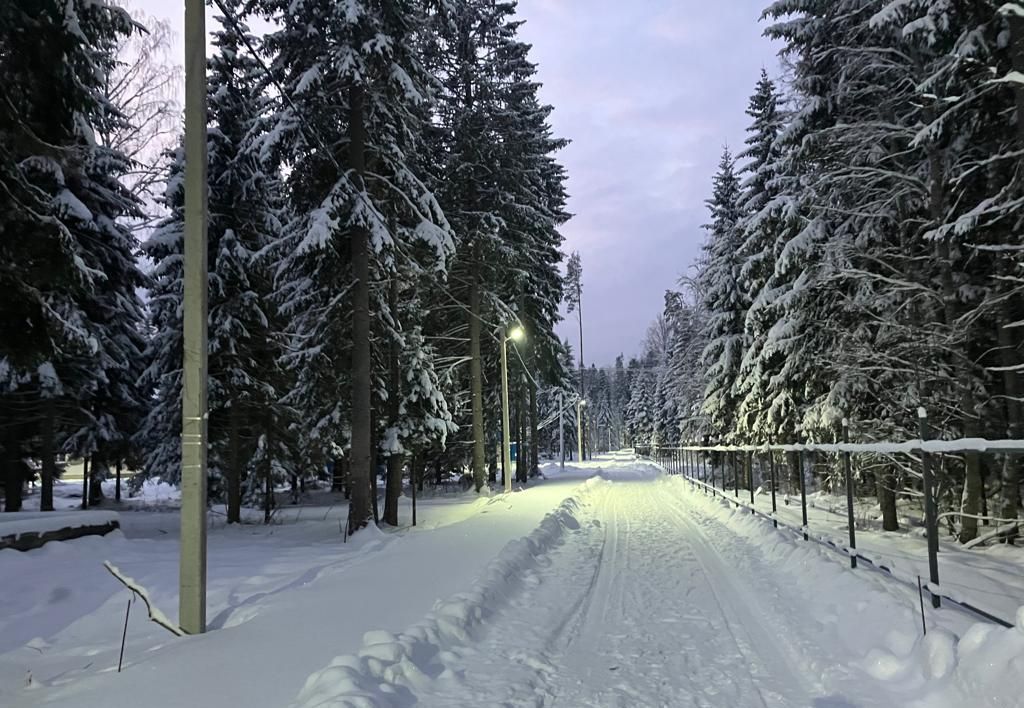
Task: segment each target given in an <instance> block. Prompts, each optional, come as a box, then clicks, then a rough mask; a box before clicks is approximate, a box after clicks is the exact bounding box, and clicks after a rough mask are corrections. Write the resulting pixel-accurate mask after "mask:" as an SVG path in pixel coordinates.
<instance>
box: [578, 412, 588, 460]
mask: <svg viewBox="0 0 1024 708" xmlns="http://www.w3.org/2000/svg"><path fill="white" fill-rule="evenodd" d="M585 405H587V401H586V399H583V398H581V399H580V400H578V401H576V444H577V445H578V446H579V461H580V462H583V406H585Z"/></svg>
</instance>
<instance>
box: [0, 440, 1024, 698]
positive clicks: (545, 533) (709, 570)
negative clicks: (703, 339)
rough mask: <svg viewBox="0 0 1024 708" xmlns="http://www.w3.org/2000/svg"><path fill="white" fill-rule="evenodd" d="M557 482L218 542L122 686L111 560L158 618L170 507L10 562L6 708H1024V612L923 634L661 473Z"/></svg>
mask: <svg viewBox="0 0 1024 708" xmlns="http://www.w3.org/2000/svg"><path fill="white" fill-rule="evenodd" d="M546 473H547V475H548V477H549V479H548V480H547V481H545V482H542V483H539V484H536V485H531V488H530V489H528V490H525V491H521V492H516V493H515V494H513V495H511V496H510V497H507V496H504V495H498V496H493V497H487V498H476V497H475V496H474V495H462V496H459V497H457V498H452V499H436V500H432V501H429V502H424V503H423V504H422V505H421V520H422V521H423V524H422V526H420V527H419V528H417V529H415V530H403V531H397V532H388V533H384V532H378V531H370V532H367V533H364V534H360V535H359V536H357V537H356V538H355V539H354V541H353V542H350V543H349V544H347V545H342V544H341V543H340V538H339V536H338V524H337V522H338V520H339V519H340V518H342V517H343V515H344V508H343V506H338V507H336V508H329V507H323V508H320V509H318V510H317V512H316V513H315V514H314V513H313V510H311V509H308V508H307V509H303V510H301V511H299V510H294V511H290V512H289V514H288V515H286V516H282V521H283V523H280V524H277V525H274V526H271V527H261V526H243V527H236V528H225V527H224V526H223V525H215V526H214V528H213V530H212V531H211V536H210V539H211V540H210V588H211V590H210V617H211V622H210V624H211V631H210V632H209V633H208V634H206V635H204V636H200V637H187V638H181V639H179V638H176V637H173V636H171V635H170V634H169V633H167V632H166V631H164V630H161V629H160V628H158V627H156V626H155V625H153V624H152V623H149V622H146V621H145V620H144V619H143V616H144V612H143V610H142V608H136V609H134V610H133V615H132V621H131V624H130V626H129V635H128V647H127V650H126V668H125V670H124V672H123V673H121V674H116V673H115V671H116V665H117V651H118V648H119V642H120V633H121V628H122V623H123V619H124V611H125V605H126V603H127V599H128V593H127V591H125V590H124V589H123V588H121V587H120V586H119V585H117V584H116V582H114V580H113V579H112V578H111V577H110V576H109V575H107V574H106V572H105V571H104V570H103V569H102V567H101V566H100V563H101V561H102V560H108V559H109V560H111V561H112V562H114V563H115V564H116V565H118V566H120V567H121V569H122V570H124V571H125V572H126V573H127V574H128V575H131V576H133V577H135V578H136V579H137V580H139V581H140V582H141V583H142V584H143V585H145V586H147V587H148V588H149V589H150V590H151V592H152V595H153V599H154V600H155V601H156V603H157V604H158V605H159V606H161V607H162V608H163V609H164V610H165V611H167V612H168V614H171V615H172V616H173V614H174V613H175V610H176V602H175V581H176V572H177V540H176V531H177V530H176V525H175V523H174V515H173V514H168V513H152V514H146V513H142V512H138V513H123V514H122V519H123V522H122V523H123V531H122V532H117V533H115V534H113V535H112V536H108V537H106V538H90V539H81V540H77V541H72V542H67V543H54V544H49V545H48V546H46V547H44V548H43V549H40V550H38V551H33V552H31V553H26V554H17V553H15V552H13V551H5V552H0V577H3V578H4V579H5V581H6V580H7V579H8V578H15V587H13V588H11V590H12V591H13V592H10V593H8V592H5V603H7V606H3V605H0V705H3V706H5V707H6V706H11V707H12V708H21V707H27V706H30V705H32V706H35V705H54V706H69V707H70V706H75V707H76V708H79V707H80V708H89V707H91V706H97V707H98V706H103V707H104V708H110V707H112V706H113V707H119V706H134V705H146V706H153V707H154V708H160V707H162V706H203V705H212V704H214V703H216V704H218V705H222V704H226V705H241V706H246V708H259V707H262V706H266V707H268V708H270V707H281V708H283V707H284V706H294V707H295V708H320V707H326V706H400V707H403V708H404V707H406V706H412V705H422V706H492V705H505V706H542V705H543V706H566V707H573V706H681V705H686V706H703V707H707V708H715V707H718V706H729V707H734V706H736V707H743V706H793V707H800V708H805V707H814V708H853V707H855V706H856V707H862V708H868V707H870V706H879V707H881V706H885V707H889V706H921V707H925V706H927V707H934V708H952V707H953V706H961V705H967V704H969V705H971V706H972V708H996V707H999V708H1018V707H1020V706H1024V700H1022V696H1024V614H1022V616H1021V619H1020V625H1021V626H1018V627H1016V628H1014V629H1009V630H1005V629H1002V628H998V627H994V626H992V625H976V626H974V627H972V626H971V624H972V623H971V621H970V620H969V618H967V617H966V616H965V615H963V614H961V613H957V612H950V611H939V612H934V611H932V610H931V609H930V608H928V610H927V612H928V616H927V621H928V623H929V632H928V636H927V638H922V637H921V620H920V615H919V614H918V606H917V601H916V597H914V596H912V595H910V594H908V593H907V592H905V589H904V588H903V587H902V586H901V585H899V584H898V583H894V582H892V580H891V579H888V578H885V577H883V576H881V575H880V574H877V573H871V572H863V571H851V570H849V568H848V567H846V562H845V561H844V559H842V558H841V557H840V556H838V555H836V554H830V553H828V552H827V551H825V550H824V549H823V548H822V547H821V546H819V545H817V544H809V543H805V542H803V541H797V540H795V539H794V538H792V535H791V534H785V533H778V532H775V531H774V530H773V529H771V525H770V522H767V521H765V520H763V519H760V518H758V517H753V516H751V515H750V513H749V512H748V511H745V510H738V511H737V510H734V509H731V508H730V507H729V506H727V505H726V504H725V503H724V502H722V501H721V500H716V499H712V498H711V497H710V496H707V495H704V494H702V493H700V492H699V491H693V490H691V488H690V485H689V483H688V482H686V481H685V480H684V479H682V478H679V477H665V476H663V475H661V474H660V470H659V468H657V467H656V466H655V465H653V464H651V463H647V462H642V461H636V460H633V459H632V458H631V456H629V455H625V454H620V455H616V456H612V457H610V458H605V459H601V460H597V461H595V462H593V463H588V464H586V465H583V466H581V467H567V468H566V473H565V474H564V475H559V474H558V473H557V468H552V467H548V468H547V470H546ZM592 476H593V477H595V478H593V479H589V480H586V478H588V477H592ZM584 480H586V481H584ZM405 518H408V516H407V515H406V517H405ZM162 531H163V532H166V533H161V532H162ZM7 590H8V588H7V587H6V585H5V591H7ZM11 603H13V604H11ZM958 637H962V638H959V639H958ZM29 672H31V680H29ZM307 677H308V678H307ZM214 697H215V698H214Z"/></svg>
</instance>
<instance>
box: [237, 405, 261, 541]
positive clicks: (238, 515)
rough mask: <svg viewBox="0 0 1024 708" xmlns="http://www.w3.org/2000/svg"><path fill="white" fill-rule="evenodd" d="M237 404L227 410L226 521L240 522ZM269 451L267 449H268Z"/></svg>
mask: <svg viewBox="0 0 1024 708" xmlns="http://www.w3.org/2000/svg"><path fill="white" fill-rule="evenodd" d="M239 416H240V409H239V407H238V406H237V405H233V406H231V408H230V410H228V454H229V455H230V459H229V460H228V523H229V524H240V523H242V440H241V437H242V433H241V421H240V420H239ZM268 453H269V451H268Z"/></svg>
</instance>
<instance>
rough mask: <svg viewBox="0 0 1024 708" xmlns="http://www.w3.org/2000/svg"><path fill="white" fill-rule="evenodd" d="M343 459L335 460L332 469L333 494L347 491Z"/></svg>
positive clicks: (337, 458)
mask: <svg viewBox="0 0 1024 708" xmlns="http://www.w3.org/2000/svg"><path fill="white" fill-rule="evenodd" d="M341 465H342V462H341V458H340V457H336V458H334V466H333V467H331V491H332V492H343V491H345V475H344V468H343V467H342V466H341Z"/></svg>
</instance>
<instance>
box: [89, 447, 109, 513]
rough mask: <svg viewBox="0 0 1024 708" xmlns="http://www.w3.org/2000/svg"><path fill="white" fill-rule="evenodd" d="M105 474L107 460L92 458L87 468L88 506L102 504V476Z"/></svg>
mask: <svg viewBox="0 0 1024 708" xmlns="http://www.w3.org/2000/svg"><path fill="white" fill-rule="evenodd" d="M106 476H107V461H106V460H105V459H101V460H97V459H96V458H95V457H94V458H93V461H92V464H91V465H90V470H89V506H101V505H102V504H103V478H104V477H106Z"/></svg>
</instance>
